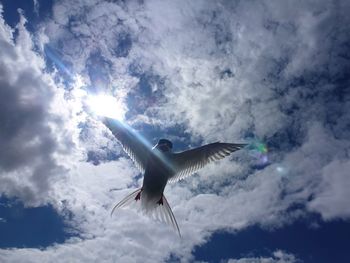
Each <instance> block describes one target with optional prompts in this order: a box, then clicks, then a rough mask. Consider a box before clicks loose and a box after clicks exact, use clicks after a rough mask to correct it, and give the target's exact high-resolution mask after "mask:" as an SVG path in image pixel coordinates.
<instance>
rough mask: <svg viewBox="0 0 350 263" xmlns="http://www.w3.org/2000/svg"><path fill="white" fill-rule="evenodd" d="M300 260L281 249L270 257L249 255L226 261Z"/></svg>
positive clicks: (278, 262) (282, 262)
mask: <svg viewBox="0 0 350 263" xmlns="http://www.w3.org/2000/svg"><path fill="white" fill-rule="evenodd" d="M295 262H300V261H299V260H298V259H297V258H296V257H295V256H294V255H293V254H289V253H286V252H284V251H282V250H276V251H275V252H273V256H272V257H250V258H248V257H247V258H240V259H229V260H228V261H227V263H295Z"/></svg>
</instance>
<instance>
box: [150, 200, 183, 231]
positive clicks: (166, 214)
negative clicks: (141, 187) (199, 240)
mask: <svg viewBox="0 0 350 263" xmlns="http://www.w3.org/2000/svg"><path fill="white" fill-rule="evenodd" d="M162 201H163V202H162V203H159V204H157V206H156V207H155V209H154V213H153V214H154V215H155V217H156V218H157V219H159V220H160V221H162V222H164V223H166V224H167V225H170V226H171V227H172V228H173V229H174V230H175V231H176V232H177V233H178V234H179V236H180V237H181V233H180V229H179V226H178V224H177V222H176V219H175V216H174V214H173V211H172V210H171V207H170V205H169V203H168V201H167V200H166V198H165V196H164V195H163V196H162Z"/></svg>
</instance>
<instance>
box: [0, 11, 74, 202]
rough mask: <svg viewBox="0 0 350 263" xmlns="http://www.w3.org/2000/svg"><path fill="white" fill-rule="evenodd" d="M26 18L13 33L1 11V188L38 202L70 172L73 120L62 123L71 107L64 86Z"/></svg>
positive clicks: (47, 195)
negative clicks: (50, 67) (36, 43)
mask: <svg viewBox="0 0 350 263" xmlns="http://www.w3.org/2000/svg"><path fill="white" fill-rule="evenodd" d="M25 23H26V21H25V18H24V17H23V16H21V21H20V23H19V24H18V25H17V29H16V30H18V34H16V35H14V31H13V30H12V29H11V28H9V27H8V26H7V25H6V24H5V23H4V20H3V18H2V17H0V35H1V36H0V37H1V42H0V45H1V51H0V57H1V65H0V93H1V94H0V100H1V101H0V122H1V131H0V143H1V151H0V182H1V183H0V193H2V194H6V195H8V196H11V197H18V198H19V199H20V200H22V201H23V202H24V203H25V204H26V205H39V204H42V203H45V202H47V201H48V200H49V193H50V191H51V190H52V184H53V183H54V182H55V181H58V180H59V179H60V177H62V176H64V174H65V173H66V171H67V168H68V167H66V166H67V164H68V163H64V162H63V161H62V160H63V159H64V158H65V156H66V155H69V154H70V153H73V151H74V142H73V139H72V135H73V131H71V130H70V129H69V126H68V125H67V126H65V128H66V129H64V130H61V129H60V128H59V127H61V128H62V126H61V125H62V124H63V125H64V124H65V118H66V117H67V116H69V109H70V107H67V108H66V109H65V108H64V107H65V106H63V105H64V103H65V101H64V100H63V93H62V91H60V90H59V88H58V87H57V86H56V85H55V84H54V82H53V79H52V77H51V76H50V75H49V74H47V73H45V62H44V60H43V58H42V57H41V56H40V55H38V54H37V53H36V52H34V51H33V50H34V45H33V41H32V38H31V35H30V34H29V33H28V32H27V30H26V29H25ZM59 103H61V105H59ZM62 104H63V105H62ZM56 106H59V107H58V108H56ZM62 106H63V107H62ZM60 158H61V159H62V160H60Z"/></svg>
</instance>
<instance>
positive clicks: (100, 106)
mask: <svg viewBox="0 0 350 263" xmlns="http://www.w3.org/2000/svg"><path fill="white" fill-rule="evenodd" d="M87 105H88V106H89V108H90V109H91V110H92V111H93V112H94V113H95V114H96V115H98V116H104V117H109V118H113V119H117V120H123V119H124V115H125V106H124V105H123V104H122V103H121V102H120V101H118V100H117V99H116V98H114V97H112V96H108V95H104V94H103V95H96V96H89V97H88V99H87Z"/></svg>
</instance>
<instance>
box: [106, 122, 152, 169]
mask: <svg viewBox="0 0 350 263" xmlns="http://www.w3.org/2000/svg"><path fill="white" fill-rule="evenodd" d="M102 121H103V123H104V124H105V125H106V126H107V128H108V129H109V130H110V131H111V132H112V133H113V135H114V136H115V137H116V138H117V140H118V141H119V142H120V144H121V145H122V147H123V149H124V151H125V152H126V153H127V154H128V155H129V157H130V158H131V159H132V160H133V162H134V163H135V165H136V167H137V168H138V169H139V170H140V172H142V173H143V172H144V171H145V169H146V165H147V160H148V158H149V156H150V154H152V150H151V147H150V145H147V143H146V142H145V141H144V140H143V139H142V138H141V137H140V136H138V135H137V134H136V133H135V132H134V131H133V130H132V129H131V128H130V127H128V126H127V125H125V124H123V123H121V122H120V121H118V120H115V119H111V118H108V117H105V118H103V120H102Z"/></svg>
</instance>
